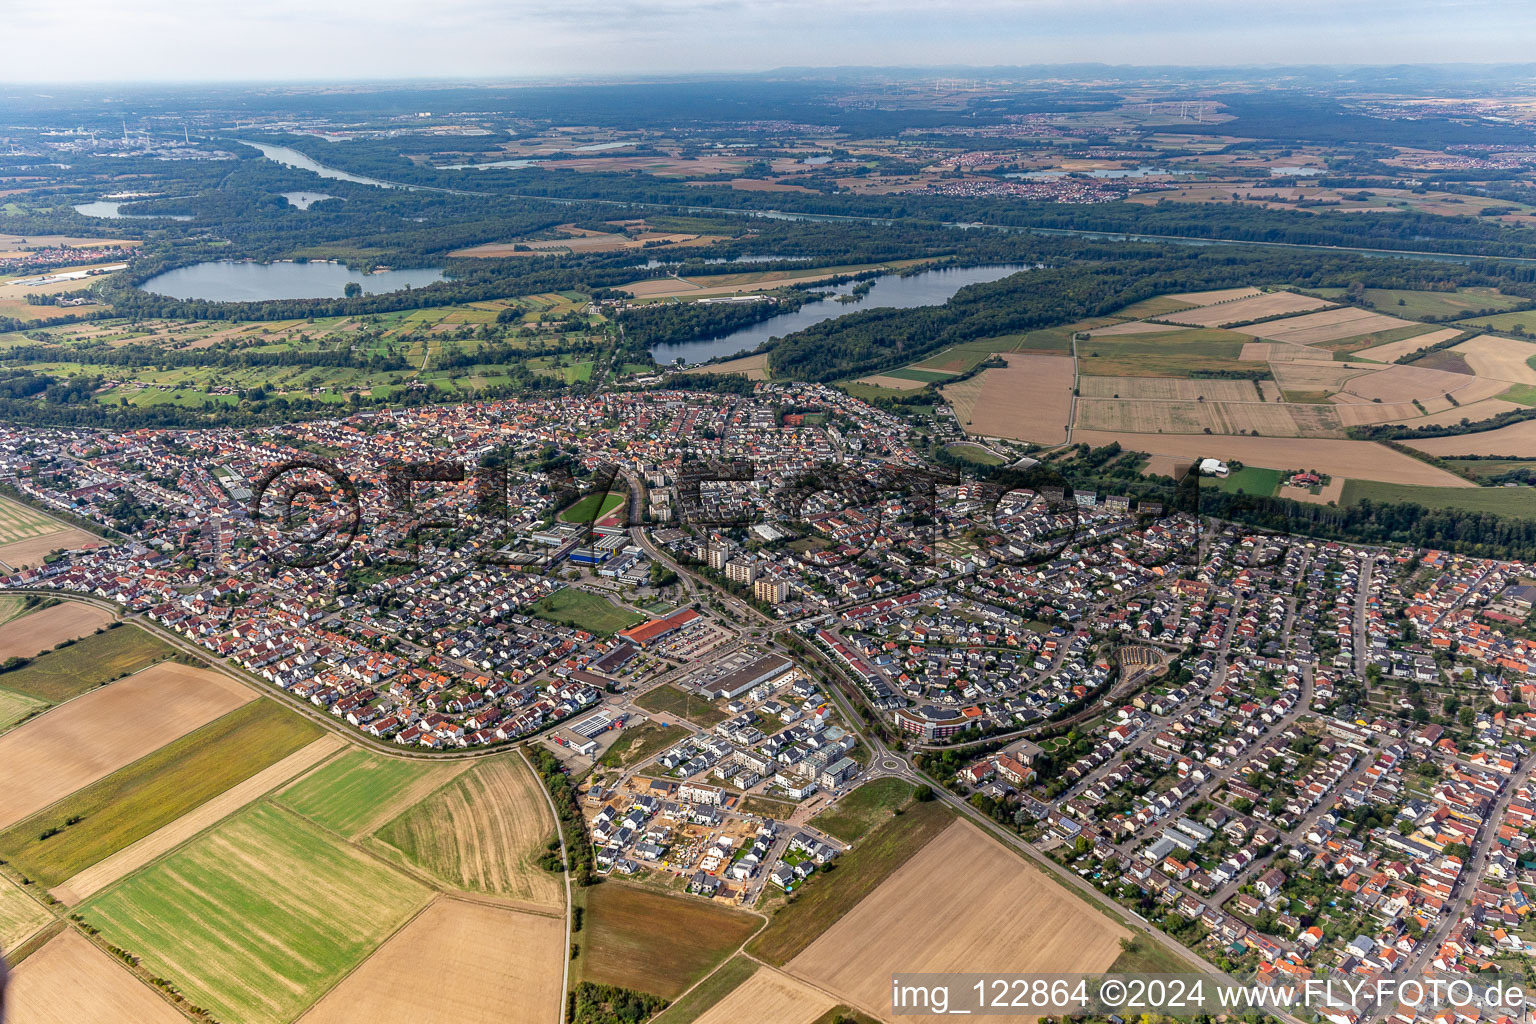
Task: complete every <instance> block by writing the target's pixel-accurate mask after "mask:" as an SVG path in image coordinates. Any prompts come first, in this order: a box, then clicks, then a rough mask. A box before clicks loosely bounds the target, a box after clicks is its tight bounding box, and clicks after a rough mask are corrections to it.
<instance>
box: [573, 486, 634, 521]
mask: <svg viewBox="0 0 1536 1024" xmlns="http://www.w3.org/2000/svg"><path fill="white" fill-rule="evenodd" d="M622 504H624V495H623V494H620V493H615V492H612V491H610V492H609V493H607V494H601V495H599V494H589V495H587V496H586V497H585V498H582V499H581V500H580V501H578V502H577V503H576V504H574V505H572V506H571V507H570V508H568V509H566V510H565V511H564V512H561V513H560V521H561V522H562V523H595V522H596V521H597V520H599V519H601V518H603V516H605V515H607V514H608V513H609V512H612V511H613V510H614V509H616V508H618V507H619V506H620V505H622Z"/></svg>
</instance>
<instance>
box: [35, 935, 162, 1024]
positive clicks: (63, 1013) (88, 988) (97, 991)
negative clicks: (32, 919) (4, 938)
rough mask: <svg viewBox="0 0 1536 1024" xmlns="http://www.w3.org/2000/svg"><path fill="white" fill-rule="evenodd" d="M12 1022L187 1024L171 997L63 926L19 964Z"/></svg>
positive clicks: (47, 1023) (36, 1023)
mask: <svg viewBox="0 0 1536 1024" xmlns="http://www.w3.org/2000/svg"><path fill="white" fill-rule="evenodd" d="M6 1008H7V1009H8V1010H9V1016H8V1017H7V1020H9V1021H10V1022H11V1024H80V1022H81V1021H123V1022H129V1021H131V1022H132V1024H185V1022H186V1018H185V1017H183V1016H182V1015H181V1014H180V1013H179V1012H178V1011H177V1010H176V1009H175V1007H173V1006H172V1005H171V1004H170V1003H168V1002H166V1001H165V1000H164V999H163V998H161V997H160V995H159V994H158V993H157V992H156V991H155V990H154V989H152V988H150V987H149V986H148V985H146V984H144V983H143V982H142V981H140V980H139V979H138V978H135V977H134V976H133V975H132V974H130V973H129V972H128V970H127V968H125V967H124V966H123V965H122V964H120V963H118V962H117V961H115V960H113V959H112V957H111V955H110V954H109V953H107V952H105V951H104V950H101V949H98V948H97V947H96V946H95V945H93V944H92V943H91V941H90V940H89V939H87V938H86V937H85V936H83V935H81V934H80V933H79V932H76V931H64V932H60V933H59V934H58V935H57V936H56V937H54V938H53V939H50V940H49V942H48V943H47V945H45V946H43V948H42V949H40V950H38V951H37V952H36V953H33V954H32V955H31V956H29V957H27V959H26V960H24V961H22V963H21V964H20V965H19V966H18V967H17V968H16V974H15V977H14V978H13V979H12V985H11V988H10V989H9V990H8V991H7V992H6Z"/></svg>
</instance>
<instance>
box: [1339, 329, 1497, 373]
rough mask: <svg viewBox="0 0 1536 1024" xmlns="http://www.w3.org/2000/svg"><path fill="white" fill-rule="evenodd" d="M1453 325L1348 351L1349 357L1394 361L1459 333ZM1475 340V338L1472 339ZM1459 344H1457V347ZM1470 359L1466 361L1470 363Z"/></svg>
mask: <svg viewBox="0 0 1536 1024" xmlns="http://www.w3.org/2000/svg"><path fill="white" fill-rule="evenodd" d="M1460 333H1461V332H1460V331H1458V330H1457V329H1456V328H1454V327H1447V328H1445V329H1443V330H1439V331H1431V332H1429V333H1428V334H1419V335H1415V336H1414V337H1412V338H1404V339H1403V340H1402V341H1389V342H1387V343H1386V344H1385V345H1376V346H1374V347H1372V348H1363V349H1360V350H1359V351H1358V352H1352V353H1350V358H1351V359H1369V360H1371V362H1373V363H1395V362H1397V361H1398V360H1399V359H1401V358H1403V356H1406V355H1410V354H1412V353H1414V352H1417V351H1418V350H1419V349H1421V348H1429V347H1430V346H1431V345H1438V344H1440V343H1441V342H1442V341H1450V340H1451V339H1452V338H1454V337H1456V335H1458V334H1460ZM1473 340H1476V339H1473ZM1459 347H1460V346H1458V348H1459ZM1470 362H1471V361H1470V360H1468V363H1469V364H1470Z"/></svg>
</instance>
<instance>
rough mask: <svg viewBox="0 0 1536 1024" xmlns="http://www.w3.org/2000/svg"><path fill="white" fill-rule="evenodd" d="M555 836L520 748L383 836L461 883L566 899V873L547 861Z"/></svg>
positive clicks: (467, 775)
mask: <svg viewBox="0 0 1536 1024" xmlns="http://www.w3.org/2000/svg"><path fill="white" fill-rule="evenodd" d="M554 835H555V823H554V820H553V819H552V818H551V817H550V814H549V805H548V803H547V802H546V801H545V799H544V793H543V790H542V789H541V787H540V784H539V782H538V780H537V779H535V778H534V776H533V773H532V772H531V771H529V770H528V766H527V765H526V764H524V763H523V759H522V757H521V756H520V755H518V754H502V755H500V756H498V757H495V758H492V759H489V760H481V761H479V762H477V763H476V764H475V767H474V768H472V769H470V770H469V771H467V772H464V773H463V774H462V775H459V776H458V777H457V778H455V779H453V780H452V781H451V782H449V783H448V784H447V785H445V786H444V787H443V788H442V789H439V790H438V791H437V792H435V793H433V794H432V795H431V796H428V797H427V798H426V799H424V800H422V801H421V802H420V803H418V804H416V805H415V806H414V807H411V808H410V809H408V810H407V811H406V812H405V813H404V814H402V815H400V816H399V817H398V818H396V819H394V820H393V821H391V822H390V823H389V824H387V825H385V826H384V827H383V828H381V829H379V831H378V832H377V833H376V835H375V838H376V839H377V840H378V841H379V842H381V843H385V844H387V845H388V846H390V847H392V848H394V849H396V850H398V851H400V854H401V855H402V856H403V857H404V858H405V859H406V860H407V861H409V862H410V863H412V864H414V865H416V866H417V867H419V868H421V869H423V870H424V871H427V872H429V873H430V874H432V875H435V876H436V877H438V878H441V879H442V880H443V881H445V882H447V883H448V884H449V885H452V886H454V887H456V888H459V889H465V890H470V891H474V892H484V893H491V894H493V895H497V896H506V897H509V898H511V899H515V900H522V901H526V902H528V903H533V904H537V905H540V906H545V907H551V908H559V907H563V906H564V905H565V886H564V884H563V882H562V881H561V875H560V874H558V873H557V872H552V871H547V870H545V869H544V868H542V867H540V866H539V863H538V861H539V857H540V856H541V855H543V854H544V852H545V850H546V848H547V846H548V843H549V841H550V840H551V839H553V838H554Z"/></svg>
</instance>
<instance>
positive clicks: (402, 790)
mask: <svg viewBox="0 0 1536 1024" xmlns="http://www.w3.org/2000/svg"><path fill="white" fill-rule="evenodd" d="M469 766H470V762H468V761H450V762H439V763H434V762H431V761H414V760H407V759H406V758H401V757H388V756H385V755H384V754H375V753H373V752H372V751H368V750H360V749H354V750H349V751H347V752H346V753H344V754H342V755H341V756H340V757H338V758H336V759H335V760H333V761H329V762H327V763H326V764H324V765H321V766H320V767H319V768H317V769H315V770H314V771H312V772H310V773H309V774H308V775H305V776H304V777H303V778H301V779H299V780H298V781H297V782H294V783H293V784H292V785H290V786H287V787H286V788H284V789H282V790H281V791H279V792H278V794H277V796H276V797H275V799H276V801H277V802H278V803H280V804H282V805H283V806H284V807H286V808H288V809H289V810H290V811H293V812H295V813H296V814H300V815H303V816H304V817H306V818H308V819H309V820H311V821H313V822H315V823H316V824H317V825H321V826H323V827H325V828H328V829H330V830H331V831H332V832H335V833H338V834H339V835H343V836H347V837H349V838H350V837H353V836H360V835H366V834H368V833H370V832H372V831H373V830H374V829H376V828H378V827H379V826H380V825H382V824H384V823H385V822H386V821H389V820H390V819H391V818H393V817H395V816H396V815H398V814H399V813H400V810H401V808H405V807H410V806H411V805H412V804H414V803H416V802H417V801H419V800H421V799H423V798H425V797H426V796H427V795H428V794H429V793H431V792H432V791H433V790H435V789H437V788H438V787H439V786H442V785H443V784H445V783H447V782H448V781H449V780H450V779H452V778H453V777H454V776H456V775H458V774H459V773H461V772H463V771H466V770H467V769H468V768H469Z"/></svg>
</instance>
